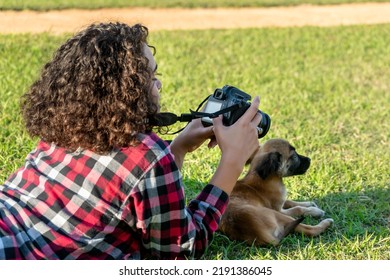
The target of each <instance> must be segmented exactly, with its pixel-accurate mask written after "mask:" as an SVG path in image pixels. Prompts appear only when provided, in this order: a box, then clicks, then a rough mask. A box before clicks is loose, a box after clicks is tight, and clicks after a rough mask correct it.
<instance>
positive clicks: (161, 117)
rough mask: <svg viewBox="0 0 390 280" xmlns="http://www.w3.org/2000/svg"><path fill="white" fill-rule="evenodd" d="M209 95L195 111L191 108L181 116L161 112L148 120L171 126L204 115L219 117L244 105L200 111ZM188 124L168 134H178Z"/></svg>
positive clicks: (154, 124) (212, 117) (154, 123)
mask: <svg viewBox="0 0 390 280" xmlns="http://www.w3.org/2000/svg"><path fill="white" fill-rule="evenodd" d="M209 97H210V95H209V96H208V97H206V98H205V99H204V100H203V101H202V102H201V103H200V104H199V106H198V108H197V109H196V110H195V111H193V110H191V109H190V113H189V114H188V113H187V114H181V115H180V116H177V115H176V114H174V113H170V112H161V113H158V114H156V116H155V117H153V118H149V119H148V122H149V123H150V124H151V125H153V126H159V127H161V126H170V125H173V124H174V123H176V122H188V123H189V122H191V121H192V120H194V119H199V118H204V117H208V118H210V119H214V118H216V117H218V116H219V115H222V114H225V113H228V112H231V111H234V110H237V109H239V108H241V107H242V106H243V103H236V104H234V105H232V106H230V107H227V108H224V109H222V110H219V111H216V112H214V113H205V112H199V109H200V108H201V107H202V106H203V104H204V103H205V102H206V101H207V100H208V99H209ZM186 126H187V125H186ZM186 126H184V127H183V128H181V129H179V130H178V131H176V132H172V133H166V134H167V135H174V134H177V133H179V132H181V131H183V130H184V128H185V127H186Z"/></svg>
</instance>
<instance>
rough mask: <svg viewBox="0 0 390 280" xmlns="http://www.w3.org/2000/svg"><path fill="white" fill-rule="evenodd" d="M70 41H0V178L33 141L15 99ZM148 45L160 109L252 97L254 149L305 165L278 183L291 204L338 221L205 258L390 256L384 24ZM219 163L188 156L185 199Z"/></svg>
mask: <svg viewBox="0 0 390 280" xmlns="http://www.w3.org/2000/svg"><path fill="white" fill-rule="evenodd" d="M67 37H68V36H65V35H63V36H59V37H56V36H52V35H47V34H40V35H0V127H1V130H0V182H3V181H4V180H5V179H6V178H7V177H8V175H9V174H10V173H11V172H12V171H14V170H15V169H16V168H18V167H19V166H20V165H22V164H23V161H24V158H25V156H26V154H27V153H29V152H30V151H31V150H32V149H33V148H34V146H35V144H36V141H37V139H30V138H29V137H28V135H27V134H26V133H25V132H24V130H23V125H22V122H21V118H20V115H19V112H18V110H19V109H18V101H19V96H20V95H21V94H23V92H24V91H25V90H26V89H27V88H28V86H29V85H30V84H31V83H32V82H33V81H34V79H35V78H36V77H37V76H38V72H39V70H40V68H41V67H42V66H43V64H44V63H45V62H46V61H47V60H48V59H49V58H50V56H51V54H52V53H53V51H54V50H55V49H56V48H57V47H58V46H59V44H60V43H61V42H63V41H64V40H65V38H67ZM149 42H150V43H151V44H152V45H155V46H156V47H157V53H156V60H157V63H158V64H159V71H160V72H161V73H162V75H163V76H162V77H161V79H162V82H163V84H164V87H163V93H162V103H163V107H164V108H163V110H167V111H168V110H169V111H171V112H174V113H177V114H179V113H184V112H188V111H189V109H195V108H196V107H197V105H198V103H199V102H200V101H201V100H203V99H204V98H205V97H206V96H207V95H208V94H211V93H212V92H213V91H214V89H215V88H217V87H222V86H223V85H225V84H231V85H234V86H237V87H238V88H240V89H242V90H244V91H246V92H247V93H249V94H251V95H252V96H255V95H260V96H261V100H262V101H261V105H260V108H261V109H262V110H263V111H264V112H266V113H268V114H269V115H270V117H271V118H272V126H271V129H270V131H269V133H268V134H267V136H266V137H265V138H263V139H261V140H260V142H263V141H265V140H266V139H269V138H275V137H278V138H286V139H288V140H289V141H290V142H291V143H292V144H293V145H294V146H295V147H296V148H297V150H298V151H300V152H301V153H302V154H305V155H307V156H309V157H311V159H312V165H311V168H310V169H309V171H308V173H307V174H306V175H304V176H300V177H295V178H288V179H286V180H285V183H286V185H287V187H288V190H289V196H290V198H292V199H296V200H314V201H316V203H317V204H318V205H319V207H321V208H322V209H323V210H325V211H326V217H331V218H333V219H334V220H335V224H334V226H333V227H332V228H331V229H330V230H328V231H327V232H325V233H324V234H323V235H321V236H320V237H318V238H313V239H312V238H306V237H303V236H300V235H297V234H293V235H290V236H288V237H287V238H286V239H285V240H284V242H283V243H282V244H281V245H280V246H278V247H269V248H261V247H254V246H252V247H248V246H246V245H243V244H241V243H239V242H235V241H230V240H228V239H227V238H226V237H225V236H223V235H222V234H219V233H217V234H216V236H215V238H214V240H213V242H212V244H211V246H210V248H209V250H208V251H207V252H206V255H205V257H204V258H205V259H276V260H286V259H289V260H290V259H338V260H341V259H382V260H388V259H390V237H389V236H390V235H389V222H390V221H389V219H390V205H389V201H390V190H389V185H390V180H389V170H390V168H389V167H390V166H389V159H390V149H389V139H390V138H389V136H390V135H389V134H390V127H389V119H390V114H389V112H390V110H389V109H390V68H389V65H390V56H389V55H387V54H389V53H390V25H375V26H353V27H332V28H315V27H305V28H266V29H245V30H209V31H159V32H152V33H151V35H150V41H149ZM182 125H183V124H177V125H175V126H174V127H173V128H172V130H173V131H174V130H176V129H178V128H180V127H181V126H182ZM162 137H163V138H167V139H168V138H171V137H172V136H164V135H162ZM218 158H219V152H218V149H213V150H208V149H207V148H201V149H200V150H199V151H198V152H196V153H193V154H190V155H189V156H188V158H186V162H185V166H184V169H183V176H184V178H185V183H186V194H187V199H191V198H193V197H194V196H195V195H196V194H197V192H199V190H200V189H201V188H202V187H203V186H204V185H205V184H206V183H207V182H208V180H209V178H210V177H211V176H212V174H213V172H214V170H215V168H216V165H217V163H218ZM307 222H309V223H313V224H314V223H316V221H315V220H311V219H307Z"/></svg>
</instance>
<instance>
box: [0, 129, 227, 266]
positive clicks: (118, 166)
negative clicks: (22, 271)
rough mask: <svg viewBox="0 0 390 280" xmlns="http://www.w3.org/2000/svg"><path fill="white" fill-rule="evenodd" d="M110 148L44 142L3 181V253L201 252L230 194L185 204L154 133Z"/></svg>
mask: <svg viewBox="0 0 390 280" xmlns="http://www.w3.org/2000/svg"><path fill="white" fill-rule="evenodd" d="M140 140H141V143H140V144H139V145H137V146H136V147H129V148H123V149H120V150H117V151H114V152H111V153H110V154H109V155H98V154H95V153H93V152H91V151H88V150H82V151H81V150H78V151H76V152H69V151H66V150H65V149H63V148H60V147H57V146H55V145H50V144H47V143H45V142H44V141H40V142H39V144H38V146H37V149H36V150H35V151H33V152H32V153H30V154H29V155H28V157H27V159H26V163H25V166H24V167H23V168H21V169H19V170H18V171H17V172H16V173H14V174H13V175H11V176H10V178H9V179H8V180H7V181H6V182H5V183H4V185H0V259H141V258H142V259H143V258H161V259H175V258H178V259H180V258H199V257H200V256H201V255H202V254H203V252H204V250H205V248H206V246H207V245H208V244H209V242H210V240H211V238H212V235H213V233H214V232H215V231H216V230H217V227H218V223H219V220H220V218H221V215H222V213H223V211H224V210H225V208H226V205H227V201H228V196H227V194H226V193H225V192H223V191H222V190H221V189H219V188H217V187H215V186H212V185H207V186H206V187H205V188H204V189H203V190H202V192H201V193H200V194H199V195H198V196H197V197H196V198H195V199H194V200H192V201H191V202H190V203H189V205H188V206H186V205H185V196H184V188H183V182H182V176H181V173H180V171H179V170H178V168H177V166H176V164H175V161H174V158H173V155H172V154H171V152H170V149H169V146H168V145H167V143H166V142H164V141H162V140H161V139H160V138H159V137H158V136H157V135H155V134H154V133H151V134H142V135H140Z"/></svg>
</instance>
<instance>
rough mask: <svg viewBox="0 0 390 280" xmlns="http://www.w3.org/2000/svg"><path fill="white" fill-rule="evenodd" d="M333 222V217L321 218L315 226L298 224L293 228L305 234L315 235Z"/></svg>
mask: <svg viewBox="0 0 390 280" xmlns="http://www.w3.org/2000/svg"><path fill="white" fill-rule="evenodd" d="M332 224H333V219H325V220H322V221H321V222H320V223H319V224H317V225H315V226H310V225H305V224H299V225H298V226H297V227H296V228H295V232H299V233H303V234H304V235H306V236H317V235H320V234H321V233H323V232H324V231H325V230H327V229H328V228H329V227H330V226H331V225H332Z"/></svg>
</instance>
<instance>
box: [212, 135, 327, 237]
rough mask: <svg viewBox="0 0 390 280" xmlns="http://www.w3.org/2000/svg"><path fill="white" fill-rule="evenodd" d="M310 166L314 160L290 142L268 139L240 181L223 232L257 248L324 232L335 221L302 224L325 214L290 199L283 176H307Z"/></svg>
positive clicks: (312, 204)
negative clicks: (290, 237) (296, 235)
mask: <svg viewBox="0 0 390 280" xmlns="http://www.w3.org/2000/svg"><path fill="white" fill-rule="evenodd" d="M309 166H310V159H309V158H308V157H304V156H301V155H299V154H297V152H296V151H295V148H294V147H292V146H291V145H290V144H289V143H288V142H287V141H285V140H282V139H271V140H268V141H267V142H266V143H264V145H262V146H260V147H259V149H258V150H257V152H256V153H255V154H254V155H253V156H252V160H251V165H250V169H249V171H248V173H247V174H246V175H245V177H244V178H243V179H242V180H239V181H237V183H236V185H235V187H234V189H233V191H232V193H231V196H230V202H229V204H228V207H227V209H226V212H225V213H224V214H223V216H222V220H221V224H220V228H219V229H220V230H221V231H222V232H223V233H224V234H226V235H227V236H228V237H229V238H230V239H234V240H243V241H246V242H247V243H248V244H256V245H268V244H272V245H278V244H279V243H280V241H281V240H282V239H283V238H284V237H285V236H286V235H287V234H289V233H290V232H293V231H295V232H300V233H303V234H305V235H307V236H317V235H319V234H321V233H322V232H324V231H325V230H326V229H327V228H328V227H329V226H330V225H332V223H333V220H332V219H325V220H323V221H321V222H320V223H319V224H318V225H316V226H310V225H305V224H302V223H301V222H302V220H303V219H304V216H312V217H315V218H321V217H322V216H323V215H324V214H325V212H324V211H322V210H321V209H319V208H318V207H317V206H316V204H315V203H314V202H296V201H291V200H286V197H287V192H286V187H285V186H284V184H283V177H288V176H294V175H300V174H304V173H305V172H306V170H307V169H308V168H309ZM293 217H300V218H298V219H295V218H293Z"/></svg>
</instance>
